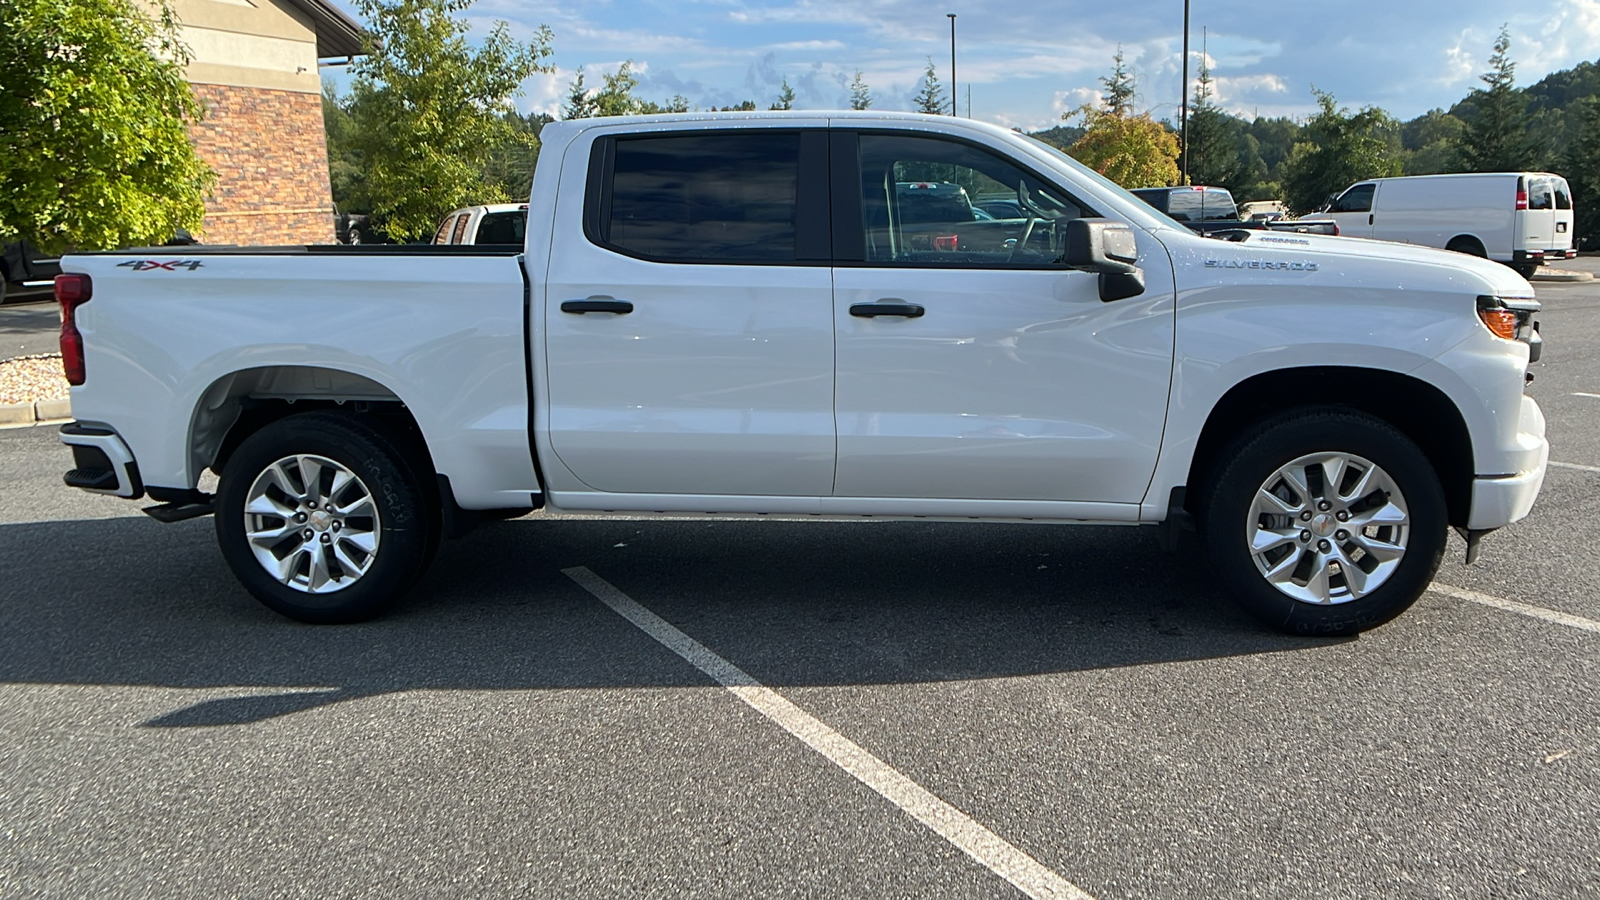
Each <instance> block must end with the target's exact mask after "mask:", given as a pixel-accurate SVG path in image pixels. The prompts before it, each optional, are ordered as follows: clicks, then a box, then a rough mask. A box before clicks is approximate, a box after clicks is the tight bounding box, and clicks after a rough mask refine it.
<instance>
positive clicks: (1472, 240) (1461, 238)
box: [1444, 232, 1489, 259]
mask: <svg viewBox="0 0 1600 900" xmlns="http://www.w3.org/2000/svg"><path fill="white" fill-rule="evenodd" d="M1464 243H1466V244H1476V245H1477V247H1478V249H1479V250H1480V251H1482V252H1481V253H1470V254H1469V255H1471V256H1482V257H1483V258H1484V259H1488V258H1489V245H1488V244H1487V243H1485V242H1484V240H1483V238H1481V237H1478V236H1477V235H1476V234H1472V233H1471V232H1462V233H1461V234H1458V235H1456V236H1455V237H1452V238H1451V239H1450V240H1448V241H1445V242H1444V249H1446V250H1455V251H1456V252H1458V253H1465V252H1467V251H1464V250H1457V249H1456V248H1457V245H1459V244H1464Z"/></svg>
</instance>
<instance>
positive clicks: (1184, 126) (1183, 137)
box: [1178, 0, 1189, 184]
mask: <svg viewBox="0 0 1600 900" xmlns="http://www.w3.org/2000/svg"><path fill="white" fill-rule="evenodd" d="M1181 93H1182V94H1183V112H1182V113H1181V114H1180V115H1179V117H1178V159H1179V160H1181V161H1182V163H1183V167H1182V172H1181V176H1182V177H1181V178H1180V180H1179V183H1180V184H1188V183H1189V0H1183V88H1182V90H1181Z"/></svg>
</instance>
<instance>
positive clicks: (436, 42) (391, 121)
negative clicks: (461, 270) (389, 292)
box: [349, 0, 551, 241]
mask: <svg viewBox="0 0 1600 900" xmlns="http://www.w3.org/2000/svg"><path fill="white" fill-rule="evenodd" d="M356 5H357V7H358V8H359V9H360V10H361V12H362V14H363V16H364V17H365V18H366V20H367V26H368V28H369V29H370V30H371V31H372V32H373V34H374V36H375V37H376V38H378V40H376V41H369V42H368V46H367V48H366V52H367V55H366V56H364V57H363V58H362V59H360V60H359V61H358V62H356V64H355V65H354V67H353V74H354V75H355V79H354V81H353V82H352V84H351V100H350V104H349V112H350V117H351V119H352V121H353V122H354V124H355V125H356V130H355V134H354V138H353V141H352V149H353V150H354V151H356V152H359V153H360V154H361V161H362V166H363V168H364V169H365V171H366V191H367V195H368V196H369V197H370V199H371V202H372V212H373V213H374V214H375V215H376V216H377V217H378V218H379V219H381V220H382V222H383V225H384V228H385V229H386V230H387V231H388V233H389V234H390V235H391V236H393V237H394V238H396V239H397V240H402V241H405V240H412V239H416V238H420V237H424V236H426V235H429V234H432V233H433V229H434V226H435V225H436V223H437V222H438V221H439V217H440V216H442V215H444V214H445V213H446V212H449V211H450V210H452V209H454V208H456V207H458V206H465V205H467V204H471V203H485V202H492V201H497V200H501V199H504V197H505V194H504V193H503V191H502V189H501V188H500V187H499V186H498V185H496V184H494V183H492V182H491V181H490V180H489V179H488V178H486V177H485V175H484V168H485V165H486V163H487V161H488V159H489V157H490V155H491V153H492V152H493V150H494V148H496V147H502V148H503V147H504V146H505V145H506V144H508V143H522V144H524V145H526V146H530V147H531V146H532V140H533V139H532V137H531V136H530V135H527V134H526V133H525V132H522V131H520V130H518V129H517V128H515V127H513V126H512V125H510V124H508V123H507V121H506V118H505V114H506V113H508V112H512V111H514V110H513V107H512V105H511V98H512V97H514V96H515V95H516V94H518V93H519V92H520V85H521V84H522V82H523V80H524V79H526V78H527V77H528V76H529V75H532V74H533V73H534V72H543V71H549V68H548V67H547V66H545V65H543V64H541V63H540V60H541V59H543V58H544V57H546V56H548V55H549V54H550V41H551V35H550V30H549V29H548V28H541V29H540V30H539V33H538V34H537V35H536V36H535V39H534V40H533V41H532V42H531V43H527V44H523V43H520V42H518V41H515V40H513V39H512V38H511V36H510V34H509V33H508V32H507V30H506V25H505V23H504V22H497V23H496V24H495V26H494V28H493V29H492V30H491V31H490V33H489V36H488V37H487V38H486V39H485V40H484V41H483V43H482V45H481V46H479V47H478V48H476V49H474V48H473V47H472V46H470V45H469V44H468V43H467V38H466V36H467V32H468V30H469V27H470V26H469V24H468V22H467V20H466V19H465V18H460V17H458V16H457V14H458V13H463V12H465V11H466V10H467V9H468V8H469V7H470V6H471V5H472V0H356ZM380 42H381V43H380Z"/></svg>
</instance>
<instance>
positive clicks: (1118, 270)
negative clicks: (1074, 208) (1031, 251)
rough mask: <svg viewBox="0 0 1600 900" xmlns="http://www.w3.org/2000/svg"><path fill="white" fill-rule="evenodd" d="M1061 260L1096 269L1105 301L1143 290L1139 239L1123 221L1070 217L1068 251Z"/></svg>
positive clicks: (1072, 266) (1074, 265) (1136, 293)
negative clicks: (1071, 218)
mask: <svg viewBox="0 0 1600 900" xmlns="http://www.w3.org/2000/svg"><path fill="white" fill-rule="evenodd" d="M1061 261H1062V262H1063V263H1065V264H1066V266H1067V268H1069V269H1078V270H1079V271H1083V272H1097V273H1099V275H1100V299H1101V300H1103V301H1105V302H1106V303H1110V302H1112V301H1113V300H1126V299H1127V298H1129V297H1137V296H1139V295H1140V294H1142V293H1144V270H1143V269H1141V268H1139V265H1138V263H1139V242H1138V240H1137V239H1136V238H1135V237H1134V233H1133V229H1132V228H1131V227H1129V226H1128V225H1127V224H1126V223H1123V222H1114V221H1112V220H1110V219H1073V220H1072V221H1070V222H1068V223H1067V252H1066V253H1065V254H1064V255H1063V256H1062V258H1061Z"/></svg>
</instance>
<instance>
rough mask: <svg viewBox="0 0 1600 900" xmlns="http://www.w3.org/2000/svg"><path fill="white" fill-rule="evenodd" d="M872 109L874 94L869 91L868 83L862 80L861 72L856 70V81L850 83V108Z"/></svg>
mask: <svg viewBox="0 0 1600 900" xmlns="http://www.w3.org/2000/svg"><path fill="white" fill-rule="evenodd" d="M871 107H872V92H871V91H869V90H868V89H867V83H866V82H865V81H862V80H861V70H860V69H857V70H856V77H855V80H854V81H852V82H850V108H851V109H870V108H871Z"/></svg>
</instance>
